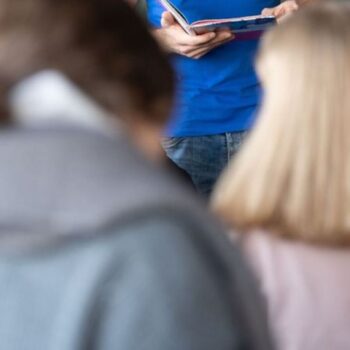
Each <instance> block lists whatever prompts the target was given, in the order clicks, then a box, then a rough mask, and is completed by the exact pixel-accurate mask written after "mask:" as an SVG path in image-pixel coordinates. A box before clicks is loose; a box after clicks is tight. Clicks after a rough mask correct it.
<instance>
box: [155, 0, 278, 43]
mask: <svg viewBox="0 0 350 350" xmlns="http://www.w3.org/2000/svg"><path fill="white" fill-rule="evenodd" d="M159 1H160V3H161V4H162V6H163V7H164V9H165V10H167V11H169V12H170V13H171V14H172V15H173V16H174V18H175V19H176V21H177V22H178V23H179V24H180V26H181V27H182V28H183V29H184V30H185V31H186V32H187V33H188V34H189V35H197V34H203V33H206V32H210V31H215V30H218V29H230V30H232V32H234V33H235V35H236V39H238V40H249V39H257V38H259V37H260V36H261V34H262V33H263V32H264V31H265V30H266V29H268V28H269V27H270V26H272V25H273V24H275V23H276V18H275V17H273V16H262V15H257V16H247V17H239V18H223V19H203V20H200V21H196V22H192V23H189V21H188V20H187V19H186V16H185V14H183V13H182V12H181V11H180V10H179V9H178V8H177V7H176V6H175V5H174V4H173V3H172V2H171V1H170V0H159Z"/></svg>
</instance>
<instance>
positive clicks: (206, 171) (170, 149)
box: [162, 131, 246, 196]
mask: <svg viewBox="0 0 350 350" xmlns="http://www.w3.org/2000/svg"><path fill="white" fill-rule="evenodd" d="M245 136H246V132H245V131H244V132H235V133H225V134H219V135H209V136H194V137H168V138H165V139H163V142H162V145H163V148H164V150H165V152H166V154H167V156H168V157H169V158H170V159H171V160H172V161H173V162H174V163H176V164H177V165H178V166H179V167H180V168H182V169H184V170H185V171H186V172H187V173H188V174H189V175H190V176H191V178H192V181H193V183H194V185H195V187H196V188H197V190H198V191H199V193H201V194H203V195H204V196H209V195H210V194H211V192H212V190H213V187H214V185H215V182H216V180H217V179H218V177H219V175H220V174H221V172H222V170H223V169H224V168H225V167H226V165H227V163H228V162H229V160H230V159H231V158H232V156H233V155H234V154H235V153H236V152H237V151H238V150H239V148H240V147H241V144H242V142H243V140H244V138H245Z"/></svg>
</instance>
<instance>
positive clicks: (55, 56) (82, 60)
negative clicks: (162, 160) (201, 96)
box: [0, 0, 174, 123]
mask: <svg viewBox="0 0 350 350" xmlns="http://www.w3.org/2000/svg"><path fill="white" fill-rule="evenodd" d="M46 68H51V69H58V70H60V71H61V72H63V73H64V74H66V75H67V76H68V77H69V78H70V79H71V80H72V81H74V82H75V83H76V84H77V85H78V86H79V87H80V88H82V89H83V90H84V91H85V92H87V93H88V94H89V95H90V96H91V97H93V98H94V99H95V100H96V101H97V102H99V103H100V104H101V105H102V106H103V107H105V108H106V109H107V110H108V111H110V112H112V113H114V114H118V113H119V114H121V115H125V114H128V113H125V112H128V111H131V112H136V113H134V114H132V113H131V114H132V115H138V117H141V116H142V117H147V118H149V120H150V122H154V123H163V122H165V119H166V117H167V114H168V112H169V109H170V106H171V101H172V95H173V90H174V83H173V73H172V70H171V68H170V66H169V63H168V62H167V60H166V58H165V57H164V55H163V54H162V52H161V50H160V49H159V47H158V45H157V43H156V42H155V40H154V39H153V38H152V36H151V35H150V33H149V32H148V29H147V27H146V25H145V24H144V22H143V21H142V19H140V18H139V17H138V16H137V15H136V14H135V13H134V11H133V10H132V9H131V8H130V7H129V5H127V4H126V3H125V2H124V1H122V0H25V1H18V0H0V104H1V106H2V108H1V110H0V120H3V121H4V120H5V119H6V118H8V117H9V114H8V112H7V111H6V108H5V107H6V100H7V93H8V91H9V89H10V88H11V86H13V84H15V83H16V82H17V81H19V80H21V79H23V78H24V77H26V76H28V75H31V74H33V73H35V72H36V71H39V70H42V69H46Z"/></svg>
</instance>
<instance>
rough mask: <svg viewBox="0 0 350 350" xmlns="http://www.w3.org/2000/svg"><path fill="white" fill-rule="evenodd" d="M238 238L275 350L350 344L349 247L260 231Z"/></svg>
mask: <svg viewBox="0 0 350 350" xmlns="http://www.w3.org/2000/svg"><path fill="white" fill-rule="evenodd" d="M240 241H241V242H242V247H243V250H244V252H245V253H246V255H247V258H248V262H250V263H251V265H252V267H253V270H255V272H256V274H257V277H258V279H259V281H260V284H261V288H262V291H263V293H264V295H265V296H266V299H267V304H268V312H269V319H270V325H271V330H272V332H273V334H274V336H275V339H276V343H277V349H278V350H350V249H344V250H342V249H336V248H323V247H319V246H313V245H308V244H305V243H301V242H295V241H289V240H286V239H282V238H278V237H275V236H273V235H271V234H268V233H266V232H252V233H250V234H246V235H244V236H241V239H240Z"/></svg>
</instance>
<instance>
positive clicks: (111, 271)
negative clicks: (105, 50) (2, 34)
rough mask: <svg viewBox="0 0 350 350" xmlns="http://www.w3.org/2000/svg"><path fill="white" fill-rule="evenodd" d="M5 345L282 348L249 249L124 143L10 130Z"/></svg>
mask: <svg viewBox="0 0 350 350" xmlns="http://www.w3.org/2000/svg"><path fill="white" fill-rule="evenodd" d="M0 163H1V172H0V193H1V200H0V342H1V345H0V348H1V349H6V350H73V349H74V350H90V349H91V350H95V349H99V350H100V349H101V350H111V349H120V350H190V349H191V350H209V349H211V350H233V349H262V350H265V349H266V350H267V349H271V344H270V339H269V334H268V330H267V326H266V318H265V311H264V307H263V306H262V303H261V300H260V297H259V295H258V294H257V293H256V285H255V283H254V281H253V279H252V278H251V276H250V274H249V272H248V271H247V269H246V268H245V265H244V263H243V262H242V260H241V257H240V255H239V253H238V252H237V251H236V250H235V249H233V248H232V247H230V245H229V244H228V243H227V241H226V239H225V238H224V235H223V234H222V232H221V228H220V227H218V226H217V225H216V224H215V223H214V221H213V220H212V219H211V218H210V217H208V214H207V213H206V212H205V210H204V209H203V208H201V204H200V203H197V202H196V200H195V199H193V198H192V197H191V195H190V194H188V193H186V191H184V190H183V189H182V187H181V185H179V184H178V183H177V181H176V180H175V179H172V178H171V175H169V174H166V173H165V172H164V171H163V170H161V169H158V168H157V167H156V166H155V165H152V164H150V163H148V162H146V161H145V160H144V159H143V157H141V155H140V154H139V153H138V152H137V151H136V150H135V149H134V148H133V147H132V146H131V145H130V144H129V143H128V141H126V140H125V139H124V137H123V136H121V135H115V136H113V137H112V136H107V135H104V134H103V133H101V132H95V131H91V130H86V129H83V128H80V127H79V128H74V127H63V126H62V127H61V126H60V127H58V126H50V127H37V128H29V127H23V128H13V129H8V130H3V131H1V132H0Z"/></svg>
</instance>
